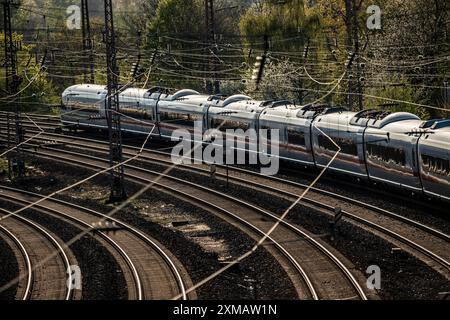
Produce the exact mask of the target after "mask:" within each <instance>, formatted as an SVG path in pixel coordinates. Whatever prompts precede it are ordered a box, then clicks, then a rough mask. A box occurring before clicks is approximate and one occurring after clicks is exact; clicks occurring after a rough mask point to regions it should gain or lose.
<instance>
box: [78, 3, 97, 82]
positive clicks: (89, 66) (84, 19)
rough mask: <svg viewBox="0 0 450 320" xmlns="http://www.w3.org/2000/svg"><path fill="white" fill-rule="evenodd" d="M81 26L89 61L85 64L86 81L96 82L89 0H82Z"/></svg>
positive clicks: (84, 48) (84, 49) (85, 51)
mask: <svg viewBox="0 0 450 320" xmlns="http://www.w3.org/2000/svg"><path fill="white" fill-rule="evenodd" d="M81 26H82V33H83V54H87V62H86V64H85V66H84V82H88V81H89V83H95V68H94V53H93V46H92V38H91V23H90V17H89V5H88V0H81Z"/></svg>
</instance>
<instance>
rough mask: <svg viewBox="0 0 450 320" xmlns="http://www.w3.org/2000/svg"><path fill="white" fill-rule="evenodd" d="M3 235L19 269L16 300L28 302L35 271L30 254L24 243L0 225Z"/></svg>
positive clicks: (0, 231) (0, 232)
mask: <svg viewBox="0 0 450 320" xmlns="http://www.w3.org/2000/svg"><path fill="white" fill-rule="evenodd" d="M2 234H3V235H4V240H5V241H6V242H7V244H8V245H9V246H10V247H11V249H12V250H13V252H14V255H15V256H16V260H17V264H18V267H19V275H18V277H19V281H18V285H17V291H16V299H17V300H28V299H29V298H30V295H31V288H32V285H33V269H32V267H31V257H30V254H29V253H28V250H27V249H26V247H25V245H24V244H23V243H22V241H21V240H20V239H19V238H17V237H16V236H15V235H14V234H13V233H12V232H11V231H9V230H8V229H7V228H5V227H4V226H2V225H1V224H0V235H2ZM8 239H9V241H8Z"/></svg>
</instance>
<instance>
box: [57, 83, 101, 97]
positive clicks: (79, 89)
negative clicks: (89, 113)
mask: <svg viewBox="0 0 450 320" xmlns="http://www.w3.org/2000/svg"><path fill="white" fill-rule="evenodd" d="M106 90H107V88H106V87H105V86H101V85H97V84H77V85H74V86H71V87H69V88H67V89H66V90H65V91H64V94H66V95H67V94H70V93H72V94H73V93H75V94H77V93H78V94H79V93H85V94H86V93H87V94H89V93H91V94H102V93H105V91H106Z"/></svg>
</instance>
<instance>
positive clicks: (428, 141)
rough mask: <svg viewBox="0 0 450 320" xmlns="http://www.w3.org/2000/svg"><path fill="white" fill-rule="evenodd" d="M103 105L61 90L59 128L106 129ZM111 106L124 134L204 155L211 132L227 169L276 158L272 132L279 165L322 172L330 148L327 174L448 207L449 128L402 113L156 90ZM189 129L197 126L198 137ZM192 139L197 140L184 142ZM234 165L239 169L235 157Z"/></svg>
mask: <svg viewBox="0 0 450 320" xmlns="http://www.w3.org/2000/svg"><path fill="white" fill-rule="evenodd" d="M106 98H107V89H106V88H105V87H104V86H99V85H89V84H84V85H76V86H72V87H69V88H67V89H66V90H65V91H64V93H63V95H62V102H63V107H62V109H61V119H62V123H63V125H64V126H67V127H68V128H76V127H86V128H100V129H106V128H107V123H106V113H105V110H106ZM119 105H120V109H119V110H120V114H121V116H122V129H123V130H124V131H129V132H133V133H140V134H148V133H149V132H152V133H153V135H154V136H157V137H159V138H161V139H170V140H172V136H173V132H174V131H175V130H177V129H185V132H186V131H187V132H189V133H190V138H189V139H192V140H194V141H202V142H204V143H203V147H206V146H208V145H211V144H217V142H216V141H212V140H213V139H214V138H213V136H212V135H211V136H210V138H208V136H206V137H205V132H206V131H207V130H208V131H210V130H212V129H216V130H218V131H220V132H221V133H222V134H223V135H222V137H223V138H224V140H223V141H222V142H221V143H222V145H221V147H223V150H224V155H221V156H226V157H227V160H230V158H228V157H229V154H232V155H233V159H232V160H233V161H234V160H235V155H236V154H237V152H240V154H241V155H243V154H245V156H246V158H245V162H244V163H251V164H253V163H256V162H257V161H256V160H255V159H258V153H259V156H261V153H262V154H265V155H266V156H278V153H277V154H272V150H271V142H273V141H274V139H275V137H274V136H272V135H273V134H275V133H274V132H271V131H270V130H273V129H278V131H279V147H280V148H279V157H280V158H281V159H282V160H288V161H291V162H293V163H296V164H300V165H302V166H316V167H317V168H319V169H320V168H323V167H325V166H327V165H328V163H329V162H330V160H331V159H332V157H333V156H334V155H335V152H336V150H337V148H336V145H335V143H336V144H337V145H339V147H340V148H341V152H340V154H339V155H338V156H337V158H336V159H335V161H334V162H332V163H331V164H330V169H332V170H334V171H338V172H341V173H344V174H347V175H351V176H354V177H358V178H367V179H369V180H371V181H375V182H383V183H386V184H390V185H394V186H396V187H399V188H403V189H407V190H410V191H413V192H416V193H424V194H426V195H428V196H430V197H433V198H440V199H443V200H446V201H450V120H432V121H426V122H423V121H421V120H420V119H419V118H418V117H417V116H415V115H413V114H410V113H404V112H397V113H391V112H386V111H379V110H365V111H361V112H358V113H355V112H349V111H347V110H345V109H344V108H330V107H329V106H327V105H307V106H301V107H299V106H296V105H295V104H293V103H290V102H288V101H256V100H253V99H251V98H250V97H248V96H245V95H234V96H231V97H228V98H225V97H223V96H209V95H201V94H200V93H198V92H196V91H193V90H180V91H177V92H175V93H173V94H172V93H170V92H169V90H167V89H164V88H159V87H155V88H152V89H149V90H144V89H134V88H129V89H126V90H124V91H123V92H121V93H120V94H119ZM195 123H198V124H201V128H200V129H201V130H200V131H198V130H195V129H197V128H196V127H195ZM249 129H253V130H251V131H248V130H249ZM264 129H267V131H266V130H264ZM230 130H231V131H230ZM263 130H264V131H263ZM227 131H228V132H227ZM195 132H197V134H198V135H199V136H198V137H196V136H195V134H194V135H192V133H195ZM230 132H231V133H230ZM263 132H266V133H267V134H268V135H267V136H265V137H264V136H262V135H261V133H263ZM216 133H217V132H216ZM271 134H272V135H271ZM200 135H201V137H200ZM183 139H184V138H183ZM208 139H211V140H208ZM248 155H250V157H249V158H248V159H247V156H248ZM266 158H267V157H266ZM237 159H238V160H239V161H241V162H242V160H243V157H237ZM239 163H240V162H238V164H239ZM244 163H243V164H244Z"/></svg>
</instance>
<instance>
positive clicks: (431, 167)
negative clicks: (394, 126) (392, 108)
mask: <svg viewBox="0 0 450 320" xmlns="http://www.w3.org/2000/svg"><path fill="white" fill-rule="evenodd" d="M440 138H441V137H439V135H438V136H435V135H434V134H431V133H427V134H424V135H423V137H422V138H421V139H420V140H419V148H418V149H419V165H420V177H421V180H422V183H423V190H424V193H425V194H427V195H429V196H432V197H439V198H442V199H445V200H447V201H450V142H446V141H445V140H444V139H442V138H441V139H440Z"/></svg>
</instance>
